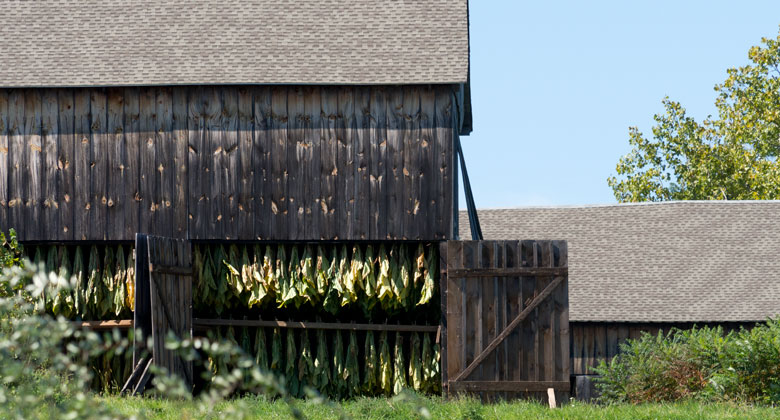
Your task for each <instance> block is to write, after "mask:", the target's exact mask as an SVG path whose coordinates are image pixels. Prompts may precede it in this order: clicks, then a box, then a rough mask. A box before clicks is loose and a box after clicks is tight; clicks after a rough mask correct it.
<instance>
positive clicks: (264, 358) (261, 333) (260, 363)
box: [255, 327, 268, 372]
mask: <svg viewBox="0 0 780 420" xmlns="http://www.w3.org/2000/svg"><path fill="white" fill-rule="evenodd" d="M256 330H257V331H256V332H255V365H257V367H258V369H260V370H261V371H263V372H265V371H267V370H268V350H267V349H266V343H265V328H262V327H259V328H257V329H256Z"/></svg>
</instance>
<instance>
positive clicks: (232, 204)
mask: <svg viewBox="0 0 780 420" xmlns="http://www.w3.org/2000/svg"><path fill="white" fill-rule="evenodd" d="M221 119H222V124H221V127H220V138H221V140H222V141H221V145H222V155H221V159H220V160H219V162H220V163H221V166H220V168H219V179H220V183H221V186H220V195H219V197H220V200H219V203H221V204H220V207H221V209H222V212H221V214H222V218H221V219H219V218H217V220H216V221H215V224H216V233H215V234H216V237H217V238H224V239H236V237H237V236H238V233H237V231H236V220H237V218H238V197H237V196H236V194H237V192H238V183H239V180H238V168H239V156H238V155H239V153H238V142H239V139H238V90H237V89H236V88H234V87H231V88H229V89H223V90H222V118H221ZM215 152H216V150H215ZM215 165H216V164H215ZM215 168H216V166H215ZM215 172H216V171H215ZM216 203H217V202H216V201H215V202H214V203H212V206H213V205H215V204H216Z"/></svg>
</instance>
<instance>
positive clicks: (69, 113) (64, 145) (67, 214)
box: [57, 89, 75, 241]
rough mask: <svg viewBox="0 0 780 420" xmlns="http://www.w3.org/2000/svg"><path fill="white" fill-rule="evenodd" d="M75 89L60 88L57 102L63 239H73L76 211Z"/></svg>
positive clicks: (59, 199) (59, 236)
mask: <svg viewBox="0 0 780 420" xmlns="http://www.w3.org/2000/svg"><path fill="white" fill-rule="evenodd" d="M73 99H74V97H73V90H71V89H58V90H57V103H58V105H59V111H58V116H57V120H58V121H57V122H58V126H59V128H58V131H59V132H58V143H59V144H58V153H59V156H58V157H57V167H58V169H59V174H58V176H57V202H58V203H59V214H60V220H59V234H58V235H57V238H58V239H60V240H63V241H68V240H71V239H73V233H74V232H73V213H74V206H73V203H74V188H75V187H74V180H73V173H74V169H75V165H74V158H75V156H74V153H75V136H74V125H73V123H74V121H73V119H74V117H73V115H74V114H73V108H74V102H73Z"/></svg>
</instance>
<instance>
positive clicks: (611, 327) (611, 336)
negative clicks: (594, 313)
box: [605, 324, 618, 361]
mask: <svg viewBox="0 0 780 420" xmlns="http://www.w3.org/2000/svg"><path fill="white" fill-rule="evenodd" d="M605 350H606V352H607V361H610V360H612V358H613V357H615V355H617V354H618V331H617V326H615V324H608V325H607V347H606V349H605Z"/></svg>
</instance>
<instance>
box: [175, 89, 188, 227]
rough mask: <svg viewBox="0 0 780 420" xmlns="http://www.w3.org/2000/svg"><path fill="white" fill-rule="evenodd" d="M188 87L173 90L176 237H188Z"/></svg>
mask: <svg viewBox="0 0 780 420" xmlns="http://www.w3.org/2000/svg"><path fill="white" fill-rule="evenodd" d="M188 90H189V89H188V88H174V89H173V90H172V92H171V93H172V99H171V100H172V106H173V121H172V124H173V125H172V133H171V141H172V142H173V144H172V147H173V162H172V165H171V171H172V172H173V203H172V207H173V209H172V217H173V224H172V226H171V228H172V236H173V237H174V238H182V239H183V238H186V237H187V216H188V215H187V200H188V197H189V192H188V188H189V185H188V179H189V178H188V174H187V166H188V153H189V148H188V147H187V143H188V137H189V135H188V133H187V127H188V123H187V115H188V103H187V96H188V94H187V92H188Z"/></svg>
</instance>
